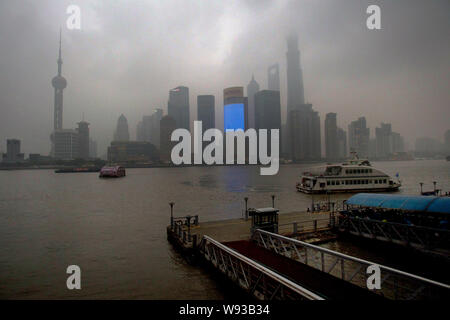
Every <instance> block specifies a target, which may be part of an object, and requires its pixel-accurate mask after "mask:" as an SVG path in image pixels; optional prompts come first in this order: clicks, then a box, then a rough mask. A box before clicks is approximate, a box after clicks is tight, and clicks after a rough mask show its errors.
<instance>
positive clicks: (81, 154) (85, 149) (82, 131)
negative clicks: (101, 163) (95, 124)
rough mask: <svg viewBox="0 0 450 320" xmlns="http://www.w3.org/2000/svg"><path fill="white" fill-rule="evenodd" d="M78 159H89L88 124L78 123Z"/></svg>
mask: <svg viewBox="0 0 450 320" xmlns="http://www.w3.org/2000/svg"><path fill="white" fill-rule="evenodd" d="M77 131H78V158H80V159H89V123H87V122H86V121H80V122H78V130H77Z"/></svg>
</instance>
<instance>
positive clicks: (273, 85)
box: [267, 63, 280, 91]
mask: <svg viewBox="0 0 450 320" xmlns="http://www.w3.org/2000/svg"><path fill="white" fill-rule="evenodd" d="M267 88H268V89H269V90H272V91H280V66H279V65H278V63H276V64H274V65H272V66H270V67H269V69H268V70H267Z"/></svg>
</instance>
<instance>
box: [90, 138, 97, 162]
mask: <svg viewBox="0 0 450 320" xmlns="http://www.w3.org/2000/svg"><path fill="white" fill-rule="evenodd" d="M89 158H92V159H95V158H97V141H95V140H93V139H91V138H89Z"/></svg>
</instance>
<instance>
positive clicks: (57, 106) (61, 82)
mask: <svg viewBox="0 0 450 320" xmlns="http://www.w3.org/2000/svg"><path fill="white" fill-rule="evenodd" d="M62 63H63V62H62V59H61V30H59V56H58V75H56V76H55V77H53V79H52V86H53V88H54V89H55V98H54V115H53V130H54V131H53V134H52V135H51V137H50V139H51V140H52V151H51V154H52V155H53V152H54V132H55V131H56V130H61V129H62V128H63V90H64V89H65V88H66V87H67V80H66V79H65V78H64V77H63V76H62V75H61V71H62Z"/></svg>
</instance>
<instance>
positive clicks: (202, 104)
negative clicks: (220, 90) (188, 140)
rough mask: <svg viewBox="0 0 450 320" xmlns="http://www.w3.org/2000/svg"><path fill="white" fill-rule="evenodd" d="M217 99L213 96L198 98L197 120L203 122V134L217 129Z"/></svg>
mask: <svg viewBox="0 0 450 320" xmlns="http://www.w3.org/2000/svg"><path fill="white" fill-rule="evenodd" d="M215 119H216V113H215V97H214V96H213V95H200V96H197V120H198V121H201V122H202V128H203V132H205V131H206V130H208V129H212V128H215V126H216V125H215V124H216V120H215Z"/></svg>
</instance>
